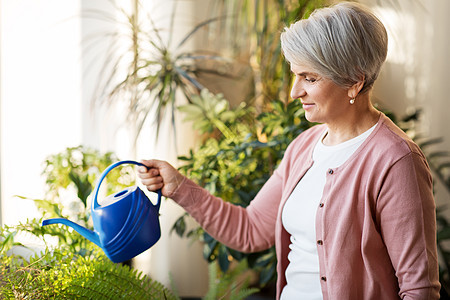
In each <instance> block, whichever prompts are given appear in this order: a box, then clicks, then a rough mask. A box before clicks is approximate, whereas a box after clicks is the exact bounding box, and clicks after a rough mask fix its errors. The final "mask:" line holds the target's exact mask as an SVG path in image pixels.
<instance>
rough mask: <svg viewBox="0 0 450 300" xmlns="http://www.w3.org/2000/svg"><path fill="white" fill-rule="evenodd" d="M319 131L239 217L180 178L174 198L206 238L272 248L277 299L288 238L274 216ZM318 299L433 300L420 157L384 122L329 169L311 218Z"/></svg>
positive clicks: (289, 155)
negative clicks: (339, 162)
mask: <svg viewBox="0 0 450 300" xmlns="http://www.w3.org/2000/svg"><path fill="white" fill-rule="evenodd" d="M324 130H325V127H324V125H317V126H314V127H313V128H311V129H309V130H307V131H305V132H304V133H302V134H301V135H299V136H298V137H297V138H296V139H295V140H294V141H293V142H292V143H291V144H290V145H289V147H288V149H287V150H286V153H285V155H284V158H283V160H282V162H281V163H280V165H279V167H278V168H277V170H276V171H275V172H274V174H273V175H272V176H271V178H270V179H269V180H268V181H267V182H266V184H265V185H264V186H263V188H262V189H261V190H260V192H259V193H258V195H257V196H256V197H255V199H254V200H253V201H252V202H251V203H250V205H249V206H248V207H247V208H242V207H239V206H235V205H232V204H230V203H228V202H224V201H222V200H221V199H219V198H217V197H214V196H212V195H211V194H210V193H209V192H208V191H206V190H205V189H203V188H201V187H199V186H198V185H196V184H195V183H193V182H192V181H190V180H188V179H187V178H185V179H184V181H183V183H182V184H181V185H180V187H179V188H178V190H177V191H176V192H175V193H174V195H173V197H172V198H173V200H174V201H176V202H177V203H178V204H180V205H181V206H183V207H184V208H185V210H186V211H187V212H188V213H189V214H190V215H192V216H193V217H194V218H195V219H196V220H197V221H198V222H199V223H200V225H201V226H202V227H203V228H204V229H205V230H206V231H207V232H208V233H209V234H211V235H212V236H214V237H215V238H217V239H218V240H219V241H221V242H222V243H224V244H226V245H228V246H229V247H231V248H234V249H237V250H240V251H243V252H254V251H260V250H263V249H267V248H269V247H271V246H273V245H274V244H275V246H276V253H277V259H278V265H277V272H278V280H277V299H279V297H280V293H281V291H282V289H283V287H284V286H285V285H286V278H285V270H286V268H287V266H288V264H289V261H288V253H289V251H290V249H289V244H290V236H289V234H288V233H287V232H286V230H285V229H284V228H283V226H282V222H281V211H282V208H283V205H284V203H285V201H286V200H287V198H288V197H289V195H290V193H291V192H292V190H293V189H294V187H295V186H296V184H297V182H298V181H299V180H300V179H301V178H302V176H303V175H304V174H305V172H306V171H307V170H308V168H310V166H311V165H312V163H313V162H312V159H311V156H312V150H313V148H314V145H315V143H316V142H317V140H318V138H319V136H320V134H321V133H322V132H323V131H324ZM316 234H317V241H318V243H317V249H318V254H319V264H320V273H321V274H320V276H321V278H320V282H321V286H322V293H323V298H324V299H337V300H342V299H354V300H366V299H373V300H381V299H383V300H389V299H424V300H425V299H427V300H428V299H438V298H439V288H440V284H439V280H438V262H437V250H436V219H435V203H434V200H433V193H432V178H431V175H430V170H429V168H428V164H427V162H426V160H425V157H424V155H423V154H422V152H421V151H420V149H419V148H418V146H417V145H416V144H414V142H412V141H411V140H410V139H409V138H408V137H407V135H406V134H405V133H404V132H402V131H401V130H400V129H399V128H398V127H397V126H396V125H395V124H394V123H393V122H392V121H391V120H390V119H389V118H387V117H386V116H385V115H384V114H382V115H381V117H380V120H379V121H378V124H377V126H376V128H375V130H374V131H373V132H372V134H371V135H370V136H369V137H368V138H367V139H366V141H365V142H364V143H363V144H362V145H361V147H360V148H358V150H357V151H356V152H355V153H354V154H353V155H352V156H351V158H350V159H349V160H348V161H346V162H345V163H344V164H343V165H342V166H340V167H338V168H335V169H332V170H331V169H330V170H329V171H328V174H327V182H326V185H325V188H324V193H323V198H322V202H321V203H320V205H319V206H318V208H317V214H316Z"/></svg>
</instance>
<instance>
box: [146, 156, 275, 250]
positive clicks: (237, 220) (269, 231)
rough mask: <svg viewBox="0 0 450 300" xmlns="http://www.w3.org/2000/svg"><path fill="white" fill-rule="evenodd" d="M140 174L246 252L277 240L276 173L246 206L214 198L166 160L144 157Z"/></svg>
mask: <svg viewBox="0 0 450 300" xmlns="http://www.w3.org/2000/svg"><path fill="white" fill-rule="evenodd" d="M142 163H144V164H145V165H146V166H148V167H149V170H148V171H147V169H146V168H144V167H142V168H139V177H140V178H141V181H142V183H143V184H144V185H146V186H147V188H148V189H149V190H151V191H155V190H157V189H162V194H163V195H164V196H166V197H169V198H171V199H173V200H174V201H175V202H177V203H178V204H179V205H181V206H182V207H183V208H184V209H185V210H186V211H187V212H188V213H189V214H190V215H191V216H193V217H194V219H196V221H197V222H199V224H200V225H201V226H202V227H203V229H205V230H206V231H207V232H208V233H209V234H210V235H211V236H213V237H214V238H216V239H217V240H219V241H220V242H222V243H223V244H225V245H227V246H229V247H231V248H233V249H236V250H239V251H243V252H256V251H261V250H264V249H267V248H270V247H271V246H272V245H273V244H274V242H275V221H276V217H277V212H278V206H279V202H280V199H281V191H282V184H281V183H282V182H281V178H280V176H279V175H278V174H277V172H275V173H274V175H272V177H271V178H270V179H269V180H268V181H267V182H266V184H265V185H264V186H263V188H262V189H261V190H260V191H259V193H258V195H257V196H256V197H255V199H254V200H252V201H251V203H250V205H249V206H248V207H247V208H243V207H241V206H237V205H233V204H231V203H228V202H225V201H223V200H222V199H220V198H217V197H214V196H213V195H211V194H210V193H209V192H208V191H207V190H205V189H203V188H201V187H199V186H198V185H196V184H195V183H194V182H192V181H191V180H189V179H187V178H186V177H184V176H183V175H181V174H180V173H179V172H178V171H177V170H176V169H175V168H173V167H172V166H171V165H170V164H168V163H167V162H164V161H158V160H144V161H142Z"/></svg>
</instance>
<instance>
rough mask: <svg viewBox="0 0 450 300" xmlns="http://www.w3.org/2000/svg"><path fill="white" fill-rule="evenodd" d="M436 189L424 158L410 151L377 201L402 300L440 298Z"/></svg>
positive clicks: (388, 176) (391, 171) (396, 165)
mask: <svg viewBox="0 0 450 300" xmlns="http://www.w3.org/2000/svg"><path fill="white" fill-rule="evenodd" d="M432 189H433V187H432V178H431V174H430V170H429V168H428V164H427V163H426V161H425V158H424V156H423V155H422V154H421V153H418V152H410V153H409V154H408V155H406V156H404V157H402V158H401V159H399V160H398V161H397V162H395V163H394V164H393V166H392V167H391V168H390V169H389V171H388V172H387V174H386V177H385V179H384V181H383V186H382V188H381V191H380V194H379V197H378V200H377V219H378V220H379V226H380V230H381V235H382V237H383V240H384V242H385V244H386V247H387V249H388V253H389V256H390V258H391V261H392V265H393V267H394V269H395V274H396V276H397V278H398V283H399V287H400V291H399V296H400V297H401V299H424V300H425V299H439V288H440V284H439V278H438V262H437V250H436V216H435V214H436V212H435V202H434V198H433V190H432Z"/></svg>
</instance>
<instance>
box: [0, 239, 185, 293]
mask: <svg viewBox="0 0 450 300" xmlns="http://www.w3.org/2000/svg"><path fill="white" fill-rule="evenodd" d="M0 256H1V257H0V261H1V262H0V274H1V275H0V283H1V285H0V296H1V298H2V299H178V298H177V297H176V296H175V295H174V294H173V293H172V292H171V291H170V290H168V289H167V288H165V287H164V286H163V285H161V284H160V283H158V282H156V281H154V280H152V279H150V278H149V277H147V276H146V275H143V274H142V273H140V272H138V271H136V270H134V269H131V268H130V267H129V266H126V265H121V264H114V263H112V262H111V261H110V260H109V259H108V258H107V257H106V256H105V255H104V254H103V253H101V251H100V250H98V249H95V250H93V251H92V252H91V255H88V256H81V255H75V254H73V253H72V252H70V251H65V250H63V249H62V248H58V249H54V250H52V251H49V250H46V251H45V253H44V254H43V255H42V256H35V257H32V258H31V260H30V261H29V262H28V261H26V260H24V259H23V258H21V257H18V256H15V255H6V253H5V251H2V252H1V255H0Z"/></svg>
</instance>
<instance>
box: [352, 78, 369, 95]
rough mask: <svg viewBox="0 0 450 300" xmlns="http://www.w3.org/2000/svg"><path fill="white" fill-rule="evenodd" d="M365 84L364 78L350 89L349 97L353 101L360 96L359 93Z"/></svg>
mask: <svg viewBox="0 0 450 300" xmlns="http://www.w3.org/2000/svg"><path fill="white" fill-rule="evenodd" d="M364 82H365V78H364V77H363V78H362V79H361V80H360V81H358V82H357V83H355V84H354V85H352V86H351V87H350V88H349V89H348V96H349V97H350V98H351V99H354V98H356V96H358V94H359V92H360V91H361V90H362V88H363V86H364Z"/></svg>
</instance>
